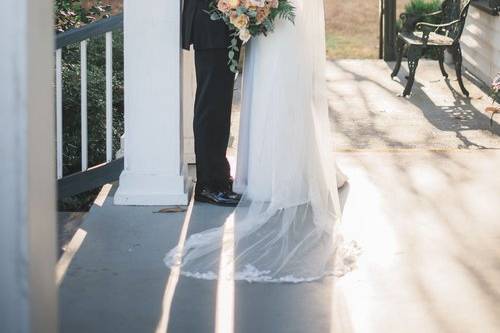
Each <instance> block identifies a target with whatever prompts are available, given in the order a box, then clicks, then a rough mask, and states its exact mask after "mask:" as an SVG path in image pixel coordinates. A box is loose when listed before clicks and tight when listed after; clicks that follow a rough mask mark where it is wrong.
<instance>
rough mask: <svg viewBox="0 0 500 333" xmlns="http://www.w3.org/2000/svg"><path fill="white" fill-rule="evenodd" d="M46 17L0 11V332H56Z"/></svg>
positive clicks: (39, 7) (47, 13)
mask: <svg viewBox="0 0 500 333" xmlns="http://www.w3.org/2000/svg"><path fill="white" fill-rule="evenodd" d="M52 11H53V7H52V1H50V0H2V10H1V11H0V31H1V33H0V45H1V47H0V101H1V105H0V119H1V122H0V124H1V125H0V143H1V144H0V156H1V158H2V162H1V163H0V198H1V200H0V332H57V292H56V283H55V272H54V268H55V263H56V241H55V239H56V237H55V235H56V228H55V220H56V214H55V195H56V187H55V184H56V167H55V161H56V155H55V110H54V101H53V95H54V90H53V89H54V86H53V82H54V79H55V75H54V61H53V59H54V44H53V40H54V31H53V22H52ZM13 13H15V15H13Z"/></svg>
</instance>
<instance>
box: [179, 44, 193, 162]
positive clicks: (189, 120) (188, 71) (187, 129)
mask: <svg viewBox="0 0 500 333" xmlns="http://www.w3.org/2000/svg"><path fill="white" fill-rule="evenodd" d="M182 67H183V68H182V69H183V70H182V78H183V80H182V88H183V91H182V96H183V99H182V114H183V119H184V120H183V122H184V159H185V161H186V163H195V162H196V158H195V155H194V133H193V116H194V99H195V94H196V76H195V71H194V52H193V51H189V52H188V51H184V52H183V58H182Z"/></svg>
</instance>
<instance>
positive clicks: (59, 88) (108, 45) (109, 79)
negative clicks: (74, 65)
mask: <svg viewBox="0 0 500 333" xmlns="http://www.w3.org/2000/svg"><path fill="white" fill-rule="evenodd" d="M118 30H123V14H120V15H117V16H113V17H111V18H107V19H102V20H100V21H98V22H94V23H91V24H88V25H86V26H84V27H82V28H78V29H74V30H70V31H67V32H64V33H61V34H58V35H57V36H56V50H55V64H56V65H55V78H56V79H55V96H56V141H57V143H56V159H57V167H56V169H57V179H58V180H59V190H60V191H59V192H60V193H59V197H61V196H67V195H73V194H78V193H81V192H83V191H86V190H90V189H92V188H93V187H94V186H96V187H97V186H100V185H101V183H105V182H107V181H110V180H115V179H118V177H119V174H120V171H121V169H122V168H123V167H122V166H123V161H122V160H120V161H117V162H118V163H114V164H110V162H112V161H113V160H114V157H113V31H118ZM99 36H105V54H104V56H105V59H106V61H105V67H106V70H105V77H106V78H105V80H106V91H105V95H106V136H105V137H106V163H105V164H102V165H98V166H95V165H89V131H88V104H89V103H88V87H89V84H90V85H91V84H93V83H92V82H88V79H87V78H88V67H87V61H88V59H87V46H88V41H89V40H90V39H91V38H95V37H99ZM75 44H79V45H80V96H81V124H80V126H81V138H80V139H81V152H80V153H81V173H77V174H72V175H65V174H64V168H63V162H64V159H63V155H64V154H63V151H64V142H63V137H64V135H63V134H64V130H65V129H64V126H63V103H64V96H63V85H64V81H63V56H62V55H63V49H64V48H65V47H67V46H71V45H75ZM106 168H107V169H112V170H107V169H106ZM87 172H89V173H88V174H87ZM85 175H92V177H91V178H92V179H90V180H89V181H85V178H88V177H85ZM110 178H112V179H110ZM84 183H87V184H84Z"/></svg>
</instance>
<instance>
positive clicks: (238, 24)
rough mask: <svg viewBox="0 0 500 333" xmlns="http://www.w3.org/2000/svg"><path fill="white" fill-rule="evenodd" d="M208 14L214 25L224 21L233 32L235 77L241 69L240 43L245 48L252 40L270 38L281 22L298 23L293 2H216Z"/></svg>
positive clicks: (231, 54) (231, 64) (231, 61)
mask: <svg viewBox="0 0 500 333" xmlns="http://www.w3.org/2000/svg"><path fill="white" fill-rule="evenodd" d="M208 13H209V14H210V18H211V19H212V20H214V21H218V20H223V21H224V23H226V24H227V25H228V26H229V29H230V30H231V31H232V33H231V43H230V45H229V47H228V50H229V62H228V65H229V68H230V69H231V71H232V72H234V73H236V72H237V68H238V57H237V55H238V54H239V46H238V39H240V40H241V41H242V43H243V44H245V43H246V42H248V40H250V38H251V37H254V36H258V35H261V34H263V35H267V34H268V33H270V32H272V31H273V30H274V22H275V20H276V19H277V18H279V19H284V20H288V21H290V22H292V23H293V22H294V20H295V7H294V6H293V5H292V4H291V3H290V1H289V0H214V2H212V4H211V5H210V10H209V11H208Z"/></svg>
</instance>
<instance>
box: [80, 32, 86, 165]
mask: <svg viewBox="0 0 500 333" xmlns="http://www.w3.org/2000/svg"><path fill="white" fill-rule="evenodd" d="M80 79H81V145H82V171H85V170H87V169H88V124H87V41H86V40H85V41H82V42H81V43H80Z"/></svg>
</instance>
